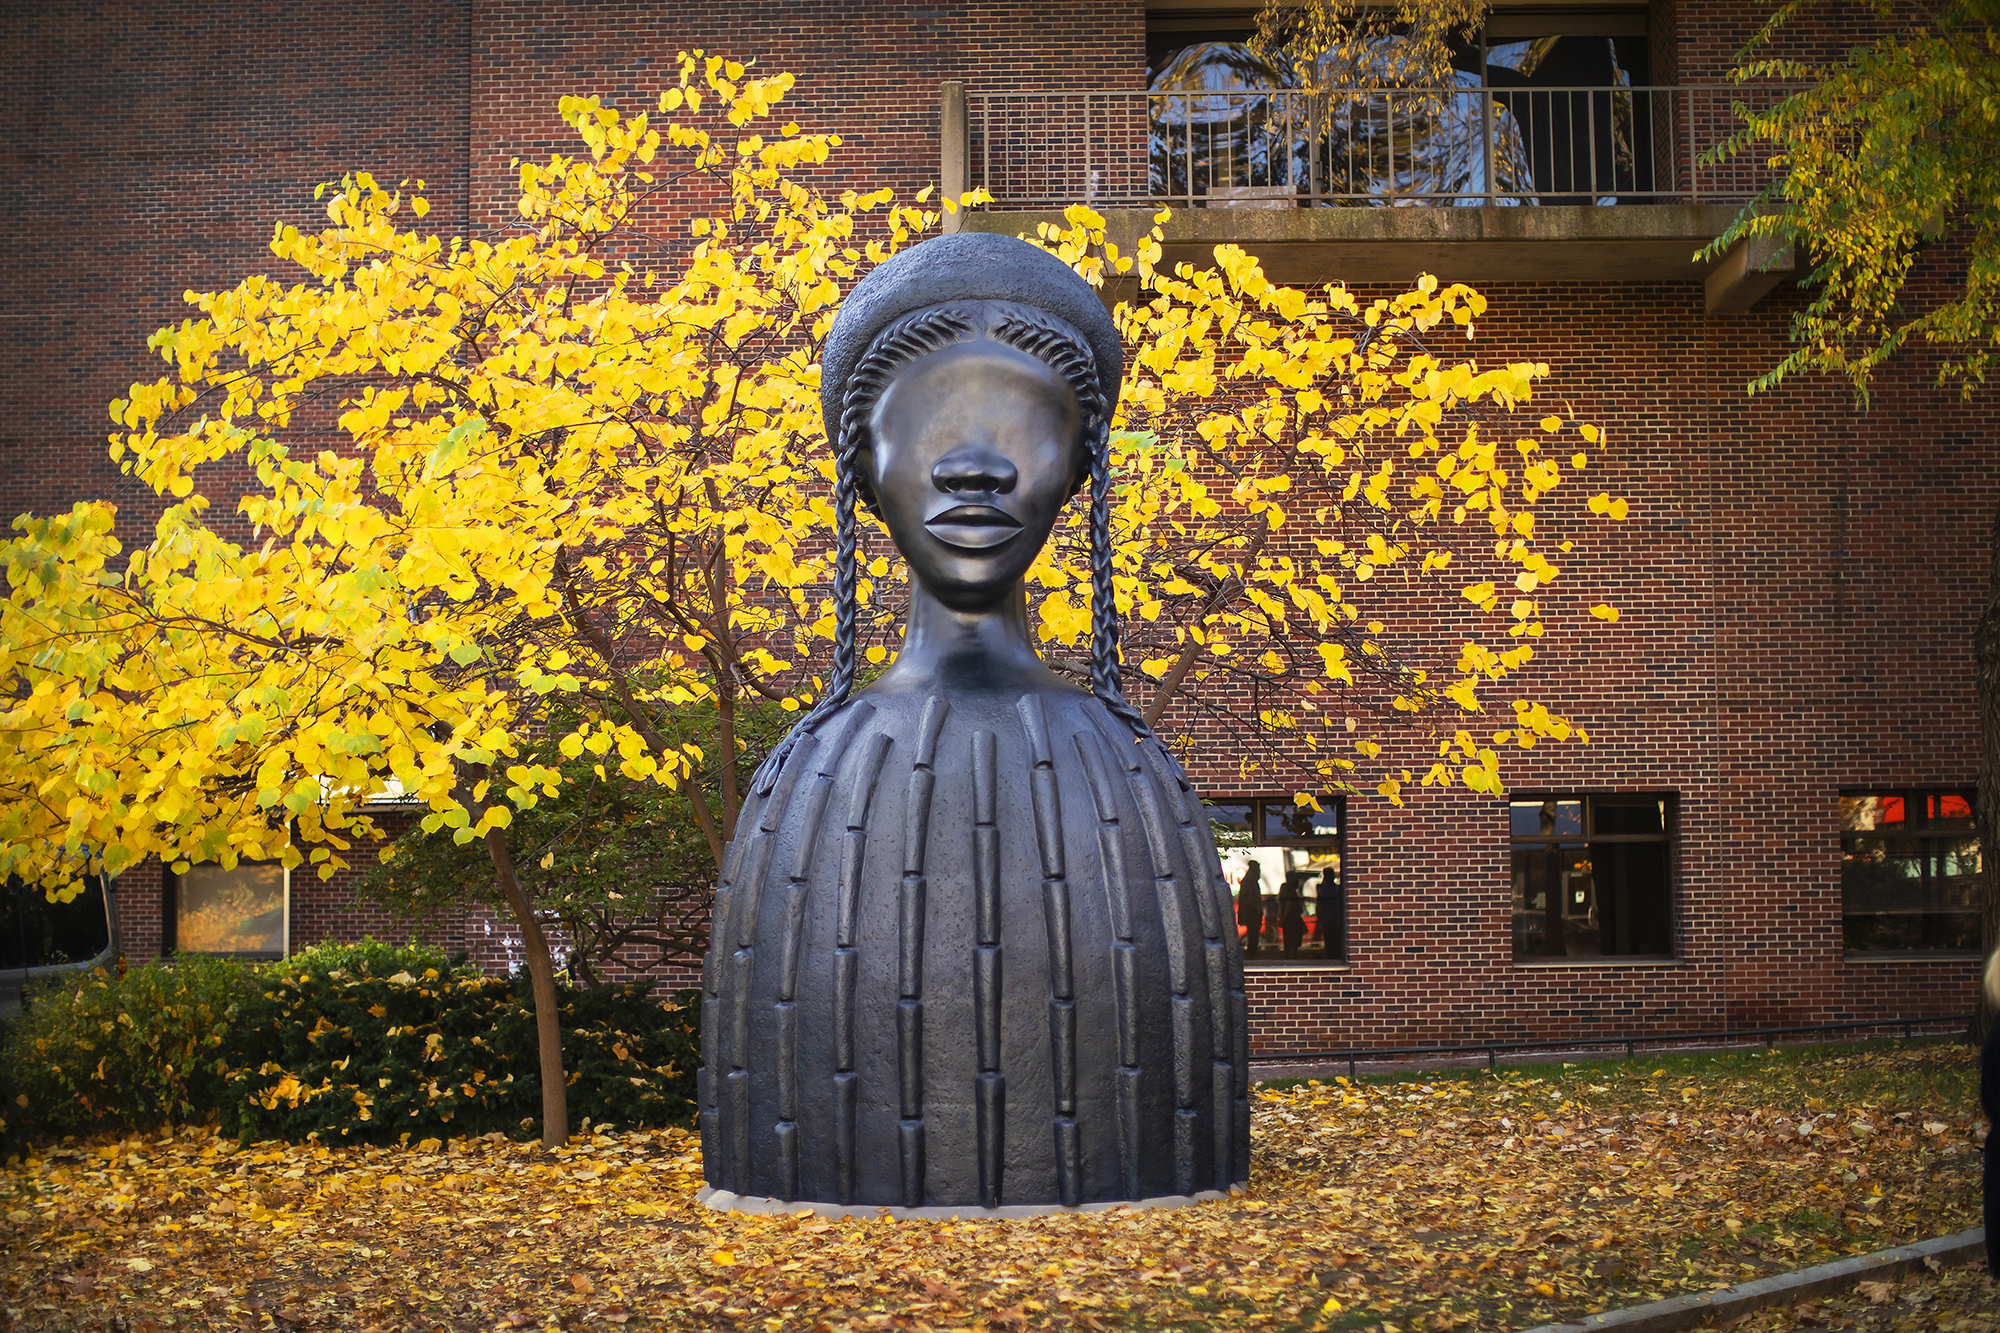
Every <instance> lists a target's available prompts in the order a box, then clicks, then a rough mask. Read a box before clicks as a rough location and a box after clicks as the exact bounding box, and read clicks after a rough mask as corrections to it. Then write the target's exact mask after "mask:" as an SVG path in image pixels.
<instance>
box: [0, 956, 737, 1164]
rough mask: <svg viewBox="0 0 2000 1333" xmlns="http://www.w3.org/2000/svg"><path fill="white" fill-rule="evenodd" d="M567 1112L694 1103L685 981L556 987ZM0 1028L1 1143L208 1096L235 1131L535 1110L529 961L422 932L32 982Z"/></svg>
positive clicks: (670, 1111) (1, 1146) (497, 1124)
mask: <svg viewBox="0 0 2000 1333" xmlns="http://www.w3.org/2000/svg"><path fill="white" fill-rule="evenodd" d="M558 994H559V996H560V999H561V1003H562V1018H561V1023H562V1035H563V1063H564V1068H565V1069H566V1070H567V1071H568V1074H569V1110H570V1118H571V1121H572V1123H580V1122H581V1121H582V1120H583V1119H584V1118H586V1117H587V1118H589V1119H590V1120H591V1121H592V1122H593V1123H599V1124H615V1125H624V1126H634V1127H636V1126H651V1125H664V1124H674V1123H681V1122H685V1121H688V1120H691V1119H692V1117H693V1114H694V1096H695V1092H694V1071H695V1068H696V1066H697V1065H698V1064H699V1063H700V1043H701V1038H700V1031H701V1026H700V1023H699V1021H698V1012H697V1010H696V1008H695V1005H696V1003H697V1002H698V1001H699V998H700V993H699V992H690V993H688V994H686V995H683V996H678V997H676V998H674V999H672V1000H669V1001H668V1002H667V1003H665V1004H661V1003H660V1002H659V1001H658V1000H656V999H655V998H654V997H653V996H652V994H651V986H650V983H643V984H639V985H631V986H605V987H597V988H594V989H591V990H583V991H577V990H568V989H561V988H559V991H558ZM26 1001H27V1003H26V1009H25V1012H24V1013H23V1014H22V1015H21V1017H20V1018H19V1019H18V1020H17V1021H16V1022H15V1023H13V1024H12V1026H11V1030H10V1031H8V1032H7V1033H6V1035H5V1038H4V1044H0V1061H4V1065H5V1068H4V1071H0V1072H3V1073H4V1077H0V1085H4V1092H5V1096H6V1100H7V1105H6V1107H5V1109H4V1110H0V1153H4V1152H8V1151H14V1150H15V1145H16V1141H17V1140H18V1139H19V1138H20V1137H21V1136H23V1135H33V1134H48V1133H67V1132H73V1131H76V1130H82V1129H88V1128H90V1127H91V1126H93V1125H98V1124H111V1125H117V1126H120V1127H123V1128H144V1127H150V1126H152V1125H156V1124H159V1123H161V1122H163V1121H165V1122H179V1121H187V1120H201V1119H206V1118H207V1117H209V1116H210V1115H216V1114H219V1115H220V1117H221V1120H222V1123H223V1125H224V1127H225V1128H226V1129H227V1130H228V1131H229V1132H231V1133H235V1134H238V1135H240V1136H241V1137H243V1138H246V1139H258V1138H284V1139H293V1140H297V1139H305V1138H309V1137H314V1136H317V1137H319V1138H320V1139H323V1140H331V1139H341V1138H344V1139H349V1140H357V1139H358V1140H362V1141H375V1142H379V1141H394V1140H396V1139H398V1138H400V1137H402V1136H404V1135H409V1136H410V1137H412V1138H421V1137H430V1136H438V1137H446V1136H450V1135H454V1134H479V1133H487V1132H490V1131H492V1130H496V1129H497V1130H504V1131H506V1132H507V1133H509V1134H521V1133H524V1132H532V1131H533V1129H534V1128H535V1126H537V1125H538V1124H539V1123H540V1118H541V1109H542V1103H541V1076H540V1068H541V1066H540V1060H539V1058H538V1055H537V1050H536V1034H535V1017H534V1008H533V1003H532V1001H531V1000H530V998H529V989H528V979H527V978H526V977H525V976H523V977H519V978H516V979H514V980H507V979H502V978H495V977H486V976H481V975H479V974H478V973H474V972H470V971H466V970H463V969H461V968H457V967H454V966H453V964H452V963H451V962H450V961H449V960H447V959H446V957H445V956H444V954H443V952H442V951H441V950H438V949H435V948H431V947H427V946H419V945H388V944H383V943H380V942H379V941H376V940H372V939H369V940H363V941H361V942H360V943H358V944H341V945H333V944H327V945H316V946H314V947H313V948H310V949H305V950H302V951H300V952H299V953H297V954H295V955H293V956H292V957H290V958H287V959H285V960H284V961H282V962H279V963H274V964H269V965H266V966H264V967H261V968H259V967H251V966H247V965H244V964H242V963H238V962H234V961H231V960H228V959H222V958H209V957H203V956H200V955H192V954H183V955H181V956H179V957H177V958H175V959H173V960H171V961H170V962H161V963H149V964H146V965H145V966H143V967H135V968H132V969H131V970H129V971H128V972H126V973H125V974H124V975H123V976H122V977H121V976H114V975H112V974H110V973H107V972H103V971H98V972H94V973H92V974H90V975H89V976H87V977H82V978H70V979H66V982H65V984H62V985H54V984H45V985H43V986H41V987H38V988H36V989H34V990H31V991H30V992H29V994H28V996H27V997H26Z"/></svg>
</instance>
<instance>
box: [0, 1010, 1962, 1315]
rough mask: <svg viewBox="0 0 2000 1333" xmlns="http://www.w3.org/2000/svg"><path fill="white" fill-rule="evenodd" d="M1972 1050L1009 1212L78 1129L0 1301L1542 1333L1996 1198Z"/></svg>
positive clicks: (568, 1164)
mask: <svg viewBox="0 0 2000 1333" xmlns="http://www.w3.org/2000/svg"><path fill="white" fill-rule="evenodd" d="M1975 1062H1976V1057H1975V1055H1974V1053H1973V1052H1972V1051H1970V1050H1969V1049H1966V1048H1963V1047H1959V1046H1942V1045H1931V1046H1917V1047H1911V1048H1877V1049H1872V1050H1857V1049H1851V1048H1850V1049H1847V1050H1836V1051H1820V1052H1813V1053H1804V1052H1779V1053H1776V1054H1769V1055H1766V1054H1743V1055H1733V1056H1713V1057H1705V1058H1701V1059H1690V1060H1685V1061H1680V1062H1668V1063H1664V1064H1658V1063H1656V1064H1652V1065H1647V1064H1639V1065H1624V1064H1610V1065H1579V1066H1566V1067H1561V1068H1553V1067H1543V1068H1535V1069H1526V1070H1503V1071H1502V1072H1501V1073H1500V1074H1499V1075H1498V1076H1494V1075H1488V1074H1485V1073H1480V1074H1477V1075H1468V1076H1444V1075H1437V1076H1432V1079H1431V1081H1425V1082H1411V1081H1405V1082H1400V1083H1391V1082H1364V1083H1362V1084H1357V1085H1353V1086H1347V1085H1344V1084H1342V1083H1340V1082H1338V1081H1329V1082H1326V1083H1303V1084H1298V1085H1296V1086H1291V1087H1266V1088H1264V1089H1263V1090H1262V1091H1261V1092H1260V1093H1259V1100H1258V1101H1257V1104H1256V1106H1257V1109H1256V1124H1255V1136H1256V1145H1257V1146H1256V1159H1255V1163H1254V1170H1253V1174H1252V1182H1251V1188H1250V1190H1249V1191H1248V1193H1247V1194H1245V1195H1243V1196H1241V1197H1238V1198H1235V1199H1232V1200H1229V1201H1226V1202H1219V1203H1211V1204H1207V1205H1204V1206H1200V1207H1194V1208H1186V1209H1179V1210H1173V1211H1154V1212H1143V1213H1135V1212H1129V1211H1118V1212H1111V1213H1098V1214H1072V1215H1064V1216H1056V1217H1043V1218H1036V1219H1031V1220H1028V1221H1016V1222H966V1223H941V1222H895V1221H890V1220H831V1219H822V1218H815V1217H811V1216H804V1217H799V1216H788V1217H776V1218H772V1217H765V1218H753V1217H739V1216H733V1215H725V1214H718V1213H714V1212H710V1211H709V1210H707V1209H705V1208H702V1207H701V1206H700V1205H699V1204H697V1203H696V1202H695V1199H694V1193H695V1190H696V1188H697V1187H698V1186H699V1184H700V1179H701V1160H700V1151H699V1147H698V1145H697V1143H696V1141H695V1139H694V1138H693V1137H692V1136H691V1135H690V1134H688V1133H686V1132H684V1131H680V1130H660V1131H651V1132H633V1133H623V1134H613V1133H604V1134H589V1133H586V1134H584V1135H582V1136H581V1137H580V1138H579V1139H578V1140H577V1141H576V1142H575V1144H574V1146H573V1147H572V1148H570V1149H568V1150H565V1151H562V1152H558V1153H555V1154H552V1155H550V1154H544V1153H543V1152H542V1151H541V1150H540V1149H539V1148H538V1147H536V1146H534V1145H531V1144H522V1143H515V1142H510V1141H507V1140H505V1139H501V1138H498V1137H491V1138H485V1139H470V1140H454V1141H452V1142H449V1143H443V1144H440V1143H438V1142H437V1141H436V1140H425V1141H423V1142H422V1143H419V1144H415V1145H412V1146H410V1147H408V1148H403V1149H370V1148H338V1149H326V1148H318V1147H314V1146H311V1145H306V1146H288V1145H284V1144H277V1143H270V1144H259V1145H255V1146H252V1147H246V1148H241V1149H239V1148H238V1147H237V1146H236V1145H235V1144H234V1143H232V1142H230V1141H227V1140H222V1139H218V1138H215V1137H213V1136H211V1135H210V1134H208V1133H207V1132H199V1133H197V1132H192V1131H182V1132H180V1133H178V1134H175V1133H164V1134H157V1135H148V1136H143V1137H128V1138H124V1139H122V1140H119V1139H110V1138H105V1139H100V1140H95V1141H67V1140H66V1141H64V1142H62V1143H60V1144H50V1145H45V1146H44V1147H42V1148H41V1149H40V1150H38V1152H37V1153H36V1154H35V1155H33V1156H32V1157H31V1158H30V1159H29V1160H28V1161H26V1162H17V1163H15V1164H14V1165H13V1166H12V1167H10V1168H9V1169H8V1170H7V1172H6V1174H5V1175H4V1176H0V1193H4V1198H0V1211H4V1215H5V1221H4V1224H0V1246H4V1257H0V1311H4V1313H0V1329H4V1330H12V1329H17V1328H18V1329H24V1330H28V1329H32V1330H42V1329H72V1328H93V1329H95V1328H107V1327H110V1328H118V1329H125V1330H141V1329H149V1328H159V1329H165V1328H219V1327H257V1328H274V1327H275V1328H281V1329H291V1328H355V1329H366V1328H379V1329H385V1330H386V1329H431V1328H439V1327H442V1328H449V1329H461V1328H465V1329H471V1328H492V1327H495V1326H501V1327H510V1328H529V1327H535V1328H540V1327H557V1326H560V1327H562V1328H570V1329H579V1328H607V1329H608V1328H616V1327H623V1328H673V1329H710V1328H724V1329H743V1330H815V1331H817V1330H831V1329H843V1328H849V1327H852V1328H856V1329H871V1328H890V1329H914V1330H924V1329H939V1330H942V1329H948V1328H964V1327H978V1326H984V1327H988V1328H994V1329H1006V1330H1014V1329H1023V1328H1064V1329H1067V1328H1084V1329H1100V1328H1105V1329H1108V1328H1148V1329H1153V1328H1174V1329H1183V1328H1184V1329H1196V1328H1256V1329H1288V1328H1301V1329H1316V1328H1326V1329H1376V1330H1378V1333H1417V1331H1418V1330H1445V1329H1449V1328H1453V1327H1469V1328H1481V1329H1489V1328H1490V1329H1496V1330H1498V1329H1513V1328H1526V1327H1529V1326H1531V1325H1534V1324H1538V1323H1541V1322H1544V1321H1545V1320H1547V1319H1550V1318H1553V1317H1560V1316H1573V1315H1577V1314H1581V1313H1584V1312H1587V1311H1594V1310H1599V1309H1603V1308H1606V1307H1614V1306H1620V1305H1627V1304H1633V1303H1637V1302H1641V1301H1646V1300H1651V1299H1654V1298H1657V1297H1660V1296H1665V1295H1669V1294H1673V1293H1677V1292H1680V1291H1684V1290H1700V1289H1706V1288H1712V1287H1718V1286H1726V1285H1729V1284H1731V1283H1735V1282H1740V1281H1743V1280H1746V1279H1748V1278H1751V1277H1754V1276H1758V1275H1762V1274H1767V1273H1771V1272H1777V1271H1786V1270H1791V1269H1796V1268H1801V1267H1805V1266H1807V1265H1810V1264H1814V1263H1819V1262H1823V1261H1825V1260H1827V1259H1829V1258H1831V1257H1834V1256H1836V1255H1839V1254H1845V1253H1860V1252H1866V1251H1870V1250H1876V1249H1881V1248H1883V1247H1885V1246H1889V1245H1896V1244H1902V1243H1906V1242H1909V1241H1912V1240H1917V1239H1922V1238H1926V1237H1929V1236H1935V1235H1940V1234H1943V1233H1947V1232H1952V1231H1958V1230H1962V1229H1964V1228H1965V1227H1968V1226H1972V1225H1976V1224H1977V1220H1978V1217H1977V1214H1978V1202H1979V1152H1978V1147H1977V1143H1978V1140H1979V1136H1980V1134H1981V1133H1982V1132H1983V1126H1982V1124H1981V1122H1980V1121H1979V1120H1978V1119H1977V1111H1976V1099H1975V1097H1974V1094H1973V1087H1974V1075H1975V1070H1974V1065H1975ZM1984 1284H1985V1279H1984V1278H1983V1277H1981V1278H1978V1279H1977V1281H1976V1282H1973V1283H1972V1284H1971V1286H1970V1287H1968V1288H1967V1290H1973V1289H1977V1290H1980V1291H1985V1290H1987V1288H1986V1287H1985V1285H1984ZM1937 1299H1940V1298H1933V1301H1932V1304H1935V1303H1936V1300H1937ZM1953 1299H1956V1297H1953ZM1982 1299H1987V1300H1988V1304H1989V1305H1990V1304H1991V1301H1990V1298H1984V1297H1983V1298H1982ZM1870 1308H1871V1309H1872V1308H1876V1307H1873V1306H1871V1307H1870ZM1768 1317H1769V1318H1770V1319H1772V1320H1776V1319H1779V1318H1781V1317H1784V1316H1783V1312H1779V1313H1778V1314H1772V1315H1770V1316H1768ZM1968 1317H1971V1316H1968ZM1987 1317H1990V1316H1987ZM1773 1326H1774V1327H1775V1325H1773ZM1919 1326H1920V1327H1925V1328H1929V1327H1933V1325H1929V1324H1925V1325H1911V1327H1919ZM1936 1326H1937V1327H1946V1328H1948V1327H1951V1325H1949V1324H1943V1325H1936ZM1883 1327H1885V1328H1887V1327H1889V1326H1888V1325H1883ZM1899 1327H1900V1326H1899ZM1971 1327H1973V1326H1968V1328H1971ZM1979 1327H1981V1328H1982V1329H1990V1327H1991V1325H1990V1323H1989V1324H1987V1325H1984V1326H1979Z"/></svg>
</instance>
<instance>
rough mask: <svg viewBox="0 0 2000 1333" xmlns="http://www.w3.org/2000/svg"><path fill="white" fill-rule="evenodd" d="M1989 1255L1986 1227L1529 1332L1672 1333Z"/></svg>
mask: <svg viewBox="0 0 2000 1333" xmlns="http://www.w3.org/2000/svg"><path fill="white" fill-rule="evenodd" d="M1985 1257H1986V1229H1985V1228H1984V1227H1974V1228H1973V1229H1972V1230H1970V1231H1961V1232H1959V1233H1958V1234H1957V1235H1955V1236H1940V1237H1938V1238H1937V1239H1936V1240H1927V1241H1922V1242H1920V1243H1918V1244H1916V1245H1899V1246H1897V1247H1896V1248H1895V1249H1893V1250H1878V1251H1876V1252H1875V1253H1874V1254H1863V1255H1857V1256H1855V1257H1854V1258H1852V1259H1839V1260H1836V1261H1834V1262H1833V1263H1830V1264H1821V1265H1820V1266H1819V1267H1817V1268H1808V1269H1805V1270H1804V1271H1803V1272H1798V1273H1787V1274H1785V1275H1784V1276H1782V1277H1767V1278H1759V1279H1758V1280H1757V1281H1755V1282H1745V1283H1743V1284H1741V1285H1740V1286H1734V1287H1724V1288H1723V1289H1722V1290H1721V1291H1704V1292H1695V1293H1691V1294H1689V1295H1686V1296H1675V1297H1672V1298H1670V1299H1668V1300H1664V1301H1654V1302H1653V1303H1652V1304H1650V1305H1635V1306H1632V1307H1630V1308H1629V1309H1624V1310H1607V1311H1605V1312H1604V1313H1603V1314H1594V1315H1591V1316H1589V1317H1588V1318H1585V1319H1579V1320H1577V1321H1576V1322H1575V1323H1573V1324H1543V1325H1542V1326H1541V1327H1539V1328H1535V1329H1531V1330H1529V1333H1583V1330H1586V1329H1597V1328H1619V1329H1625V1330H1628V1333H1641V1330H1643V1333H1671V1331H1672V1330H1674V1329H1682V1328H1693V1327H1694V1326H1695V1325H1697V1324H1700V1323H1704V1322H1706V1321H1710V1320H1713V1321H1714V1322H1716V1323H1726V1322H1728V1321H1729V1320H1731V1319H1736V1318H1739V1317H1740V1316H1742V1315H1746V1314H1749V1313H1750V1312H1751V1311H1752V1310H1759V1309H1762V1308H1763V1307H1765V1306H1767V1305H1790V1304H1792V1303H1794V1302H1796V1301H1804V1300H1810V1299H1812V1298H1813V1297H1814V1296H1827V1295H1831V1294H1832V1293H1834V1292H1837V1291H1845V1290H1847V1289H1848V1288H1849V1287H1851V1286H1853V1285H1854V1284H1855V1283H1857V1282H1882V1281H1886V1280H1887V1279H1889V1278H1893V1277H1901V1276H1902V1275H1903V1274H1905V1273H1910V1272H1914V1271H1915V1270H1917V1269H1919V1268H1922V1267H1924V1265H1925V1261H1926V1260H1933V1261H1935V1262H1936V1263H1937V1264H1938V1266H1939V1267H1950V1266H1953V1265H1957V1264H1963V1263H1967V1262H1970V1261H1972V1260H1977V1259H1984V1258H1985Z"/></svg>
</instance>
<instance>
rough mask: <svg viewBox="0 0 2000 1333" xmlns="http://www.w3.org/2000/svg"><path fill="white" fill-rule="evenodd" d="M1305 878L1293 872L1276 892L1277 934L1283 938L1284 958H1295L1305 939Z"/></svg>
mask: <svg viewBox="0 0 2000 1333" xmlns="http://www.w3.org/2000/svg"><path fill="white" fill-rule="evenodd" d="M1305 878H1306V877H1305V876H1304V875H1303V874H1301V873H1300V872H1298V871H1296V870H1295V871H1293V872H1292V873H1291V874H1289V875H1286V876H1285V883H1284V886H1283V887H1282V888H1280V889H1279V890H1278V933H1279V934H1280V935H1281V936H1283V937H1284V941H1285V957H1287V958H1297V957H1298V956H1299V945H1300V944H1302V943H1304V942H1305V938H1306V894H1305Z"/></svg>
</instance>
